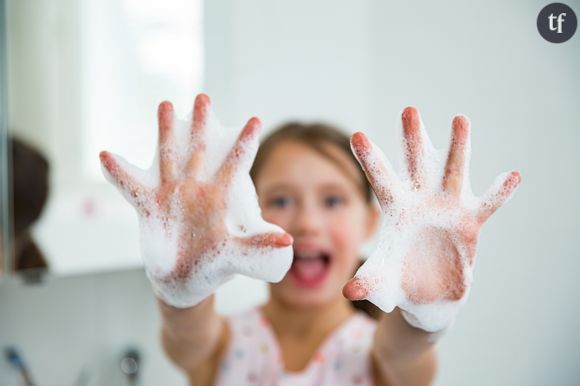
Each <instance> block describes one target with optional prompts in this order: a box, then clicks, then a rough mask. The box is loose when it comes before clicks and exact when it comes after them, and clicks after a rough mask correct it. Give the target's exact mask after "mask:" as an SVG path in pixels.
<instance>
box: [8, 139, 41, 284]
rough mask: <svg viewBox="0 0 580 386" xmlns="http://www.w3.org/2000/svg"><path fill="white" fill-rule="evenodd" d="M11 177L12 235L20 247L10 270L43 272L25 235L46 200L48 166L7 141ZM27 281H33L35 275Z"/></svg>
mask: <svg viewBox="0 0 580 386" xmlns="http://www.w3.org/2000/svg"><path fill="white" fill-rule="evenodd" d="M10 146H11V155H12V159H11V161H12V162H11V167H12V168H11V176H12V183H11V188H12V192H11V193H12V194H11V196H12V197H11V198H12V201H11V209H12V218H11V220H12V232H13V237H14V238H15V239H19V240H20V242H21V243H22V245H21V246H20V250H19V251H18V255H17V256H15V260H14V262H13V269H15V270H16V271H25V270H46V269H47V268H48V265H47V263H46V260H45V258H44V255H43V254H42V252H41V251H40V249H39V248H38V246H37V245H36V243H35V242H34V240H33V239H32V237H31V235H30V234H29V230H30V227H31V226H32V224H34V222H36V220H38V218H39V217H40V215H41V213H42V210H43V208H44V204H45V203H46V201H47V198H48V191H49V187H48V183H49V164H48V160H47V159H46V158H45V156H44V155H43V154H42V153H41V152H40V151H39V150H37V149H36V148H34V147H33V146H31V145H29V144H27V143H26V142H24V141H21V140H20V139H18V138H11V139H10ZM29 274H30V275H31V276H30V277H29V278H30V279H31V280H32V281H34V280H35V278H34V277H33V275H35V273H34V272H33V271H30V272H29Z"/></svg>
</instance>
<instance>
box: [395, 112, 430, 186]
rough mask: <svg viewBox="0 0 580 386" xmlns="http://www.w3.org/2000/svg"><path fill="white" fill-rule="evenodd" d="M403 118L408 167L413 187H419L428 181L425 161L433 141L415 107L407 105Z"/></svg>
mask: <svg viewBox="0 0 580 386" xmlns="http://www.w3.org/2000/svg"><path fill="white" fill-rule="evenodd" d="M401 120H402V122H403V138H404V144H405V159H406V161H407V169H408V170H409V176H410V178H411V183H412V184H413V187H414V188H415V189H419V188H421V187H422V186H424V185H425V182H426V171H425V162H426V157H427V155H428V149H429V147H430V146H431V143H430V142H429V138H428V137H427V135H426V133H425V132H424V129H423V128H422V124H421V117H420V116H419V112H418V111H417V109H416V108H415V107H413V106H408V107H406V108H405V109H404V110H403V113H402V114H401Z"/></svg>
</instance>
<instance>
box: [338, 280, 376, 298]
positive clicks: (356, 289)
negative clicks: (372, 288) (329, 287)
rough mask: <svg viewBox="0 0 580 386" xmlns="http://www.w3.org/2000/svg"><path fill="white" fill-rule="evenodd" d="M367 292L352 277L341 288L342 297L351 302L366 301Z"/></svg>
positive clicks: (364, 287)
mask: <svg viewBox="0 0 580 386" xmlns="http://www.w3.org/2000/svg"><path fill="white" fill-rule="evenodd" d="M368 294H369V292H368V289H367V288H366V286H364V285H363V284H362V283H361V282H360V280H359V279H357V278H356V277H353V278H352V279H350V280H349V281H347V282H346V284H345V285H344V287H342V295H343V296H344V297H345V298H347V299H348V300H351V301H357V300H363V299H366V297H367V296H368Z"/></svg>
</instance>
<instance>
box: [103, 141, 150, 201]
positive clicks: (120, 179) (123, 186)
mask: <svg viewBox="0 0 580 386" xmlns="http://www.w3.org/2000/svg"><path fill="white" fill-rule="evenodd" d="M99 158H100V159H101V165H102V167H103V169H104V170H103V172H104V174H105V177H106V178H107V180H109V181H110V182H111V183H112V184H113V185H115V186H116V187H117V188H118V189H119V190H120V191H121V192H122V193H123V195H124V196H125V198H126V199H127V201H129V202H130V203H131V204H133V205H134V206H135V207H137V208H140V203H141V202H142V199H143V198H144V197H143V195H144V194H145V189H144V187H143V185H142V184H140V183H139V182H138V181H137V180H136V179H135V178H134V177H133V176H131V175H130V174H129V173H128V172H127V169H128V167H130V165H129V164H128V163H127V162H126V161H125V160H123V159H122V158H121V157H118V156H115V155H113V154H111V153H109V152H107V151H102V152H101V153H100V154H99Z"/></svg>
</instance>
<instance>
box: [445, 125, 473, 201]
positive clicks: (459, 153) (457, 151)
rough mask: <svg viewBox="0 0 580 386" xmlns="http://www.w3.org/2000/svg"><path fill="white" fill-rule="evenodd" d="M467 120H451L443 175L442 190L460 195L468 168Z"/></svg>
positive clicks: (468, 130)
mask: <svg viewBox="0 0 580 386" xmlns="http://www.w3.org/2000/svg"><path fill="white" fill-rule="evenodd" d="M469 126H470V124H469V119H468V118H467V117H466V116H463V115H457V116H456V117H455V118H453V123H452V134H451V145H450V147H449V154H448V156H447V163H446V164H445V174H444V175H443V190H444V191H445V192H447V193H449V194H452V195H456V196H458V195H460V194H461V189H462V187H463V180H464V176H465V173H466V170H467V169H468V167H469V156H470V150H471V149H470V139H469V137H470V135H469V134H470V133H469V132H470V129H469Z"/></svg>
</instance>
